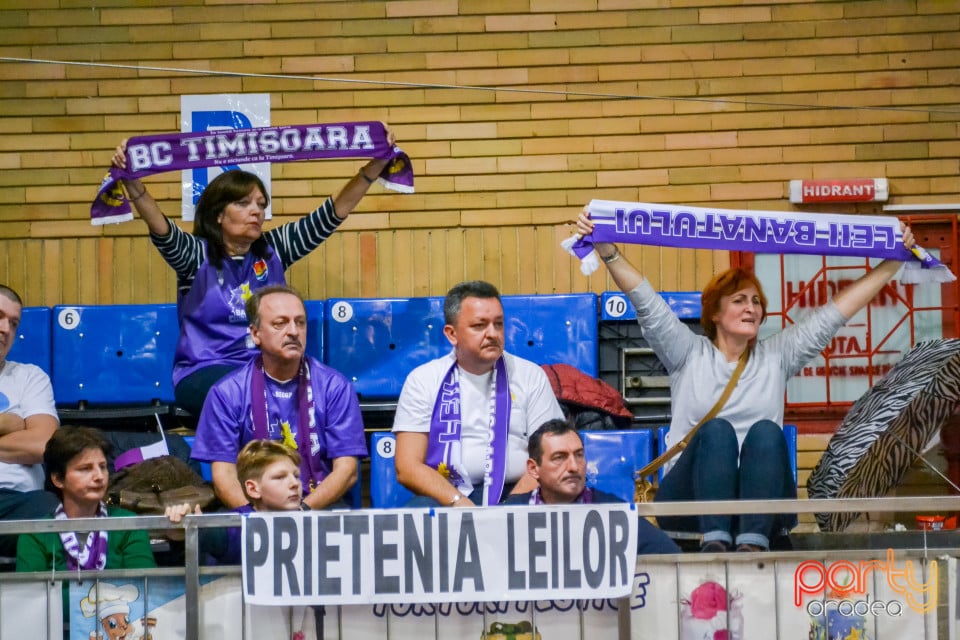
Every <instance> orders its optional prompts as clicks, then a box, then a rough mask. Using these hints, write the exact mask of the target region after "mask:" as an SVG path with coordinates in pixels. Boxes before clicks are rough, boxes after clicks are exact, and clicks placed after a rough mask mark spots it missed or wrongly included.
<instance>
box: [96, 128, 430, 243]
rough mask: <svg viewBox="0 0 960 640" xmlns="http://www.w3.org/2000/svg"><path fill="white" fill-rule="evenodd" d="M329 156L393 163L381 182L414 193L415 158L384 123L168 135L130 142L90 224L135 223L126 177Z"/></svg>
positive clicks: (106, 183)
mask: <svg viewBox="0 0 960 640" xmlns="http://www.w3.org/2000/svg"><path fill="white" fill-rule="evenodd" d="M324 158H374V159H379V160H384V159H389V160H390V164H388V165H387V166H386V168H385V169H384V170H383V172H382V173H381V174H380V176H379V178H378V180H379V182H380V183H381V184H383V185H384V186H385V187H388V188H390V189H393V190H395V191H401V192H404V193H413V168H412V167H411V166H410V158H409V157H407V154H405V153H404V152H403V151H401V150H400V147H397V146H394V145H391V144H390V143H389V142H387V132H386V129H385V128H384V126H383V123H382V122H375V121H371V122H341V123H335V124H315V125H289V126H283V127H259V128H256V129H230V130H225V131H200V132H193V133H163V134H159V135H152V136H138V137H136V138H130V140H128V141H127V168H126V170H121V169H118V168H116V167H111V168H110V170H109V172H108V173H107V175H106V176H105V177H104V179H103V182H102V183H101V184H100V190H99V192H98V193H97V199H96V200H94V201H93V204H92V205H91V206H90V221H91V223H92V224H94V225H100V224H106V223H113V222H125V221H127V220H132V219H133V212H132V210H131V209H130V203H129V202H127V199H126V196H125V195H124V193H123V189H122V188H121V187H120V180H121V179H123V180H132V179H135V178H144V177H146V176H151V175H154V174H157V173H164V172H167V171H181V170H183V169H194V168H198V167H220V166H225V165H232V164H253V163H258V162H295V161H297V160H317V159H324Z"/></svg>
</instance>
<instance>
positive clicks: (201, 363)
mask: <svg viewBox="0 0 960 640" xmlns="http://www.w3.org/2000/svg"><path fill="white" fill-rule="evenodd" d="M204 248H205V249H206V243H204ZM267 253H268V255H267V258H265V259H264V258H258V257H257V256H255V255H254V254H253V253H252V252H250V253H247V255H245V256H244V257H243V260H233V259H231V258H224V260H223V265H222V266H221V268H219V269H218V268H217V267H215V266H213V265H212V264H210V262H209V261H204V263H203V264H202V265H201V266H200V268H199V269H198V270H197V274H196V277H195V278H194V280H193V285H192V286H191V287H190V290H189V291H188V292H186V293H185V294H183V295H181V296H180V298H179V300H178V301H177V312H178V314H179V316H180V339H179V340H178V341H177V351H176V354H175V355H174V358H173V361H174V365H173V384H174V386H176V385H177V384H179V383H180V381H181V380H183V379H184V378H186V377H187V376H188V375H190V374H191V373H193V372H195V371H197V370H198V369H202V368H203V367H209V366H212V365H217V364H231V365H236V366H240V365H242V364H244V363H246V362H248V361H249V360H250V359H251V358H253V356H254V355H256V351H255V349H254V345H253V343H252V341H251V340H250V330H249V328H248V327H249V323H248V322H247V311H246V303H247V298H249V297H250V294H251V293H253V292H254V291H256V290H257V289H259V288H261V287H265V286H267V285H272V284H286V282H287V280H286V276H285V275H284V273H283V263H282V262H281V261H280V258H279V257H277V253H276V251H274V249H273V247H269V248H268V249H267Z"/></svg>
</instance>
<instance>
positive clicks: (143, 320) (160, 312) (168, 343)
mask: <svg viewBox="0 0 960 640" xmlns="http://www.w3.org/2000/svg"><path fill="white" fill-rule="evenodd" d="M179 334H180V329H179V325H178V323H177V308H176V305H173V304H147V305H97V306H57V307H54V308H53V393H54V397H55V398H56V399H57V403H58V404H75V403H79V402H87V403H90V404H100V405H140V404H152V403H154V402H155V401H159V402H164V403H172V402H173V382H172V380H171V375H172V371H173V354H174V351H175V349H176V345H177V338H178V336H179Z"/></svg>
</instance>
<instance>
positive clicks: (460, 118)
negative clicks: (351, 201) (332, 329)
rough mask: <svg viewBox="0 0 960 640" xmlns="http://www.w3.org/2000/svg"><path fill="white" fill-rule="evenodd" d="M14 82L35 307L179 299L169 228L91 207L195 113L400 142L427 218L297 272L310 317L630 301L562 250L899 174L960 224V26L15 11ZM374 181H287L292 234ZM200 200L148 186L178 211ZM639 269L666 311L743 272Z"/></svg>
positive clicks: (9, 154)
mask: <svg viewBox="0 0 960 640" xmlns="http://www.w3.org/2000/svg"><path fill="white" fill-rule="evenodd" d="M91 4H92V5H93V6H91ZM0 57H3V58H4V60H2V61H0V169H2V170H3V171H2V172H0V281H6V282H9V283H10V284H11V285H12V286H14V287H15V288H17V289H19V290H21V291H22V292H23V293H24V295H25V298H26V301H27V303H28V304H32V305H54V304H60V303H71V304H107V303H131V302H163V301H172V300H173V299H174V278H173V274H172V273H171V272H170V270H169V269H168V268H167V267H166V266H165V265H164V264H163V263H162V261H160V259H159V258H158V257H157V254H156V252H155V251H154V250H153V249H152V248H151V247H150V245H149V243H148V242H147V240H146V237H145V235H146V234H145V229H144V228H143V225H142V224H140V223H139V222H131V223H126V224H122V225H116V226H110V227H107V228H99V227H92V226H91V225H90V224H89V221H88V207H89V202H90V201H91V199H92V198H93V195H94V193H95V190H96V187H97V185H98V184H99V182H100V179H101V177H102V175H103V172H104V169H105V167H106V165H107V163H108V161H109V157H110V154H111V149H112V148H113V147H114V146H115V145H116V144H117V142H118V141H119V140H120V139H121V138H123V137H125V136H129V135H135V134H149V133H156V132H164V131H174V130H178V129H179V117H180V114H179V106H180V96H181V95H183V94H199V93H244V92H269V93H270V95H271V100H272V118H273V123H274V124H292V123H297V124H299V123H315V122H330V121H342V120H366V119H381V120H384V121H387V122H389V123H391V125H392V126H393V127H394V129H395V130H396V133H397V137H398V140H399V142H400V144H401V145H402V146H403V147H404V149H405V150H406V151H408V152H409V154H410V155H411V157H412V158H413V159H414V168H415V171H416V174H417V193H416V194H414V195H410V196H402V195H394V194H389V193H386V192H383V191H382V190H380V189H379V187H375V188H374V190H373V192H372V193H371V195H370V196H369V197H367V198H366V199H365V200H364V201H363V203H362V206H361V207H360V210H359V211H358V213H357V214H356V215H354V216H353V217H351V219H350V220H349V221H348V223H347V224H346V225H345V227H344V228H343V230H342V231H340V232H338V233H337V234H336V235H335V236H334V237H333V238H332V239H331V240H330V241H329V242H328V243H327V244H326V246H324V247H322V248H321V249H320V250H318V251H317V252H316V254H314V255H312V256H311V257H310V258H309V259H308V260H306V261H304V262H303V263H302V264H299V265H296V266H295V267H294V268H293V269H292V270H291V273H290V280H291V282H292V283H293V284H294V285H296V286H298V287H300V288H301V289H302V290H304V292H305V293H306V295H307V296H308V297H310V298H325V297H329V296H341V295H346V296H391V295H400V296H407V295H439V294H442V293H444V292H445V291H446V289H447V288H448V287H449V286H450V285H452V284H454V283H456V282H457V281H460V280H462V279H466V278H485V279H488V280H491V281H493V282H494V283H496V284H498V285H499V286H500V287H501V289H502V290H503V292H504V293H553V292H569V291H602V290H605V289H608V288H611V286H612V285H611V283H609V282H608V281H607V280H606V279H605V277H603V276H594V277H592V278H585V277H583V276H581V275H580V274H579V271H578V269H577V267H576V265H575V264H574V263H573V262H572V261H571V260H570V259H569V258H568V257H567V256H566V255H564V254H562V253H561V251H560V249H559V248H558V243H559V241H560V240H561V239H562V238H564V237H566V236H567V235H568V233H569V227H568V226H567V225H566V224H565V223H566V222H568V221H570V220H572V219H573V218H574V217H575V216H576V214H577V212H578V211H579V209H580V207H581V206H582V205H583V204H584V203H586V202H587V201H588V200H590V199H591V198H593V197H603V198H611V199H623V200H642V201H654V202H657V201H661V202H671V203H689V204H693V205H704V204H710V205H715V206H722V207H747V208H763V209H789V208H790V207H791V205H790V204H789V203H788V202H787V184H788V181H789V180H790V179H791V178H794V179H797V178H822V177H858V176H867V177H875V176H884V177H887V178H889V179H890V183H891V189H892V192H893V195H892V202H896V203H923V202H960V182H958V180H957V175H958V173H960V165H958V156H960V136H958V135H957V134H958V118H960V111H958V107H957V105H958V104H960V99H958V98H960V92H958V89H957V84H958V79H960V70H958V65H957V60H960V7H958V5H957V3H955V2H941V1H940V0H884V1H872V2H871V1H866V2H864V1H861V2H775V3H770V4H768V5H751V6H743V3H741V2H739V0H712V1H703V2H697V1H696V0H685V1H683V2H680V1H677V2H666V1H659V2H652V1H639V0H636V1H633V0H511V1H510V2H502V1H500V0H396V1H390V2H383V1H350V2H316V1H311V2H284V1H281V0H278V1H275V2H274V1H263V2H249V3H244V2H230V3H221V2H218V1H216V0H207V1H206V2H204V0H157V1H156V2H149V3H146V2H135V1H133V0H127V1H124V0H104V1H100V2H96V3H90V2H87V1H86V0H5V2H3V3H2V8H0ZM14 58H16V59H21V60H23V61H14V60H11V59H14ZM40 60H53V61H59V62H58V63H52V64H51V63H44V62H39V61H40ZM178 69H192V70H198V71H202V72H204V73H200V74H191V73H186V72H182V71H178ZM207 72H209V73H207ZM222 72H230V73H234V74H253V75H222ZM218 74H221V75H218ZM281 75H282V76H284V77H282V78H281V77H276V76H281ZM318 78H323V79H318ZM343 80H363V81H369V82H367V83H347V82H343ZM381 83H384V84H381ZM385 83H399V84H385ZM495 87H497V89H494V88H495ZM358 166H359V163H356V162H312V163H299V164H288V165H277V166H275V167H274V169H273V194H272V195H273V197H274V211H275V212H276V214H277V219H278V220H279V221H285V220H289V219H292V218H293V216H296V215H299V214H301V213H304V212H306V211H307V210H309V209H310V208H312V207H313V206H315V205H316V204H317V203H318V201H319V200H320V199H321V198H323V197H325V196H326V195H328V194H330V193H332V192H334V191H335V190H336V189H337V188H339V186H340V185H342V184H343V183H344V182H345V180H346V179H347V178H348V177H349V176H350V175H351V174H352V173H353V172H354V171H356V169H357V168H358ZM178 180H179V176H178V175H175V174H170V175H162V176H156V177H154V178H151V179H149V184H150V187H151V190H152V191H153V192H154V193H155V194H158V196H159V197H160V198H161V200H162V206H163V207H164V208H165V210H167V211H168V212H170V213H175V212H177V210H178V208H179V192H180V187H179V182H178ZM843 210H849V211H853V209H843ZM859 210H861V211H877V210H878V207H877V206H866V207H861V208H860V209H859ZM187 226H189V225H187ZM628 254H629V256H630V257H631V258H632V259H634V260H635V261H636V262H637V263H638V264H640V265H641V266H642V268H643V270H644V271H645V272H646V273H647V274H648V275H649V276H650V278H651V279H652V281H653V282H654V284H655V286H657V287H658V288H660V289H663V290H690V289H696V288H699V287H700V286H701V285H702V284H703V283H704V282H705V281H706V280H707V279H708V278H709V276H710V275H711V274H712V273H714V272H715V271H716V270H718V269H721V268H723V267H725V266H726V265H727V264H728V256H727V254H725V253H711V252H694V251H676V250H669V249H664V250H659V249H652V248H646V249H641V248H631V249H630V250H629V252H628Z"/></svg>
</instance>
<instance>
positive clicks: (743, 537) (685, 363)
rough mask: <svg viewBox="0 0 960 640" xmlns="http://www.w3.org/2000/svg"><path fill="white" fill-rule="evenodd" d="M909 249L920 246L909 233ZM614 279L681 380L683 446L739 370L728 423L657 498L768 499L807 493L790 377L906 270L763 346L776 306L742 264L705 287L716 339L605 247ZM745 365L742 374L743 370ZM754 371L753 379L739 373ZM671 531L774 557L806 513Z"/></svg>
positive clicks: (676, 381)
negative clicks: (792, 448) (795, 456)
mask: <svg viewBox="0 0 960 640" xmlns="http://www.w3.org/2000/svg"><path fill="white" fill-rule="evenodd" d="M577 231H578V232H579V233H580V234H581V235H588V234H590V233H591V232H592V231H593V222H592V221H591V220H590V214H589V211H588V210H587V209H586V208H585V209H584V210H583V212H582V213H581V214H580V216H579V218H578V219H577ZM903 244H904V246H905V247H906V248H907V249H909V248H911V247H912V246H913V244H914V238H913V234H912V233H911V232H910V228H909V227H904V228H903ZM594 249H595V250H596V251H597V254H598V255H599V256H600V258H601V259H602V260H603V262H604V264H605V265H606V267H607V270H608V271H609V272H610V276H611V277H612V278H613V280H614V282H616V284H617V286H618V287H620V289H621V290H622V291H623V292H624V293H625V294H627V297H629V298H630V301H631V302H632V303H633V305H634V307H635V308H636V310H637V321H638V322H639V323H640V326H641V327H642V329H643V337H644V338H645V339H646V340H647V342H648V343H649V344H650V346H651V348H652V349H653V350H654V352H655V353H656V355H657V357H658V358H659V359H660V362H661V363H662V364H663V366H664V367H665V368H666V370H667V372H668V373H669V374H670V395H671V398H672V408H673V415H672V419H671V422H670V431H669V433H668V435H667V441H668V442H667V444H668V446H673V445H675V444H676V443H678V442H679V441H681V440H682V439H683V438H684V436H686V435H687V434H688V433H690V432H691V431H692V430H693V429H694V428H696V425H697V424H698V422H699V421H700V420H701V419H702V418H704V416H706V415H707V414H708V413H713V411H712V409H713V408H714V407H716V406H717V405H720V404H721V403H719V402H718V399H720V398H721V396H722V395H723V394H724V392H725V389H726V388H727V386H728V382H730V380H731V378H733V377H734V376H735V375H739V376H740V377H739V379H738V380H736V381H735V386H733V385H731V387H732V390H731V392H730V395H729V396H728V397H727V399H726V401H725V402H723V403H722V406H721V407H719V411H718V413H716V414H715V416H716V417H714V418H712V419H709V420H707V421H706V422H704V423H703V424H702V425H701V426H700V427H699V429H698V430H697V431H696V433H695V435H694V436H693V437H692V439H691V440H690V441H689V443H688V444H687V447H686V448H685V449H684V450H683V453H681V454H680V455H679V457H677V458H674V459H673V460H671V461H670V462H668V463H667V464H666V465H665V466H664V474H665V475H664V477H663V481H662V482H661V483H660V488H659V489H658V491H657V494H656V498H655V499H656V500H657V501H684V500H735V499H738V498H740V499H750V500H766V499H778V498H779V499H783V498H796V495H797V493H796V483H795V481H794V478H793V473H792V471H791V465H790V461H789V457H788V453H787V448H786V442H785V440H784V438H783V435H782V424H783V410H784V407H783V402H784V400H783V399H784V393H785V391H786V384H787V380H788V379H789V378H791V377H792V376H794V375H796V374H797V373H798V372H799V371H800V369H801V367H803V366H804V365H805V364H806V363H807V362H809V361H810V360H812V359H813V358H814V357H816V355H817V354H818V353H820V352H821V351H823V350H824V349H825V348H826V347H827V345H828V344H829V343H830V341H831V339H832V338H833V336H834V335H835V334H836V332H837V331H838V330H839V329H840V327H842V326H843V325H844V324H845V323H846V322H847V321H848V320H849V319H850V318H851V317H853V316H854V315H855V314H856V313H857V312H858V311H860V310H861V309H862V308H863V307H865V306H866V305H867V303H868V302H870V300H872V299H873V298H874V296H876V295H877V293H879V292H880V290H881V289H882V288H883V286H884V285H886V284H887V282H889V280H890V279H891V278H893V277H894V276H895V275H896V273H897V271H898V270H899V269H900V266H901V264H902V263H901V262H898V261H895V260H884V261H883V262H881V263H880V264H879V265H877V267H876V268H874V269H872V270H871V271H870V272H868V273H867V274H866V275H864V276H863V277H861V278H860V279H858V280H857V281H855V282H853V283H852V284H850V285H849V286H848V287H846V288H845V289H843V290H841V291H840V292H839V293H838V294H837V295H836V296H835V297H834V299H833V301H832V302H830V303H828V304H826V305H824V306H823V307H821V308H820V309H818V310H817V311H816V312H815V313H812V314H810V315H809V316H808V317H807V318H806V319H804V320H803V321H801V322H799V323H797V324H795V325H792V326H790V327H788V328H786V329H784V330H783V331H781V332H780V333H777V334H774V335H772V336H770V337H768V338H765V339H763V340H758V339H757V337H758V332H759V329H760V324H761V323H762V322H763V321H764V320H765V319H766V314H767V311H766V307H767V299H766V297H765V296H764V294H763V289H762V287H761V286H760V282H759V281H758V280H757V278H756V277H755V276H754V275H753V274H751V273H748V272H746V271H743V270H741V269H730V270H728V271H725V272H723V273H721V274H719V275H717V276H715V277H714V278H713V279H712V280H711V281H710V283H709V284H707V286H706V287H705V288H704V290H703V294H702V298H701V304H702V311H701V315H700V323H701V325H703V328H704V333H705V335H703V336H701V335H697V334H695V333H694V332H693V331H691V330H690V329H689V328H688V327H687V326H686V325H684V324H683V323H682V322H681V321H680V320H679V319H678V318H677V317H676V315H674V313H673V312H672V311H671V309H670V307H669V306H667V304H666V303H665V302H664V301H663V299H662V298H661V297H660V296H659V295H658V294H657V293H656V292H655V291H654V290H653V287H651V286H650V283H649V282H648V281H647V280H646V279H645V278H644V277H643V276H642V275H641V274H640V272H639V271H637V269H636V268H635V267H634V266H633V265H632V264H630V263H629V262H628V261H627V259H626V258H625V257H623V256H622V255H621V254H620V252H619V250H618V249H617V246H616V245H614V244H612V243H607V242H601V243H596V244H595V245H594ZM741 360H745V364H744V365H743V366H742V367H738V365H739V364H740V361H741ZM740 369H742V373H738V370H740ZM658 521H659V523H660V525H661V527H662V528H664V529H668V530H686V531H699V532H700V533H702V534H703V545H702V547H701V550H703V551H708V552H716V551H727V550H730V549H731V548H734V545H736V546H735V548H736V549H737V550H738V551H763V550H766V549H768V548H769V547H770V543H771V541H772V540H775V539H776V538H781V537H783V536H785V535H786V534H787V532H788V531H789V530H790V528H792V527H793V526H795V525H796V516H795V515H789V514H788V515H778V516H775V515H771V514H766V515H765V514H748V515H742V516H740V517H739V518H733V517H732V516H729V515H705V516H699V517H697V516H666V517H659V518H658Z"/></svg>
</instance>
